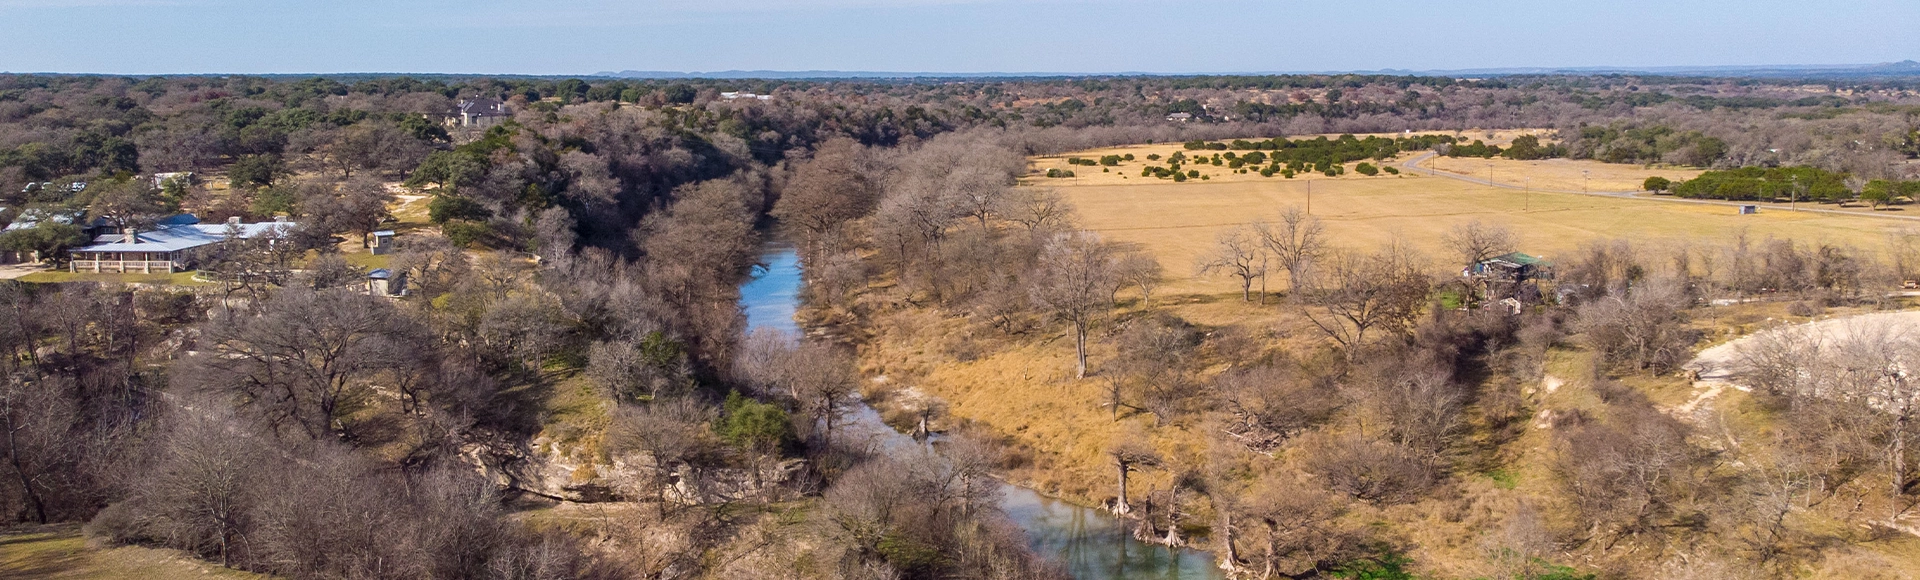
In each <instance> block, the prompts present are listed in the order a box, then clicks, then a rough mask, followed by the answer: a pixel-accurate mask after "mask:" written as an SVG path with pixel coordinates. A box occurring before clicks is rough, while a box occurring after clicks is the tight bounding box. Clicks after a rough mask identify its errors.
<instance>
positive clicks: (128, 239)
mask: <svg viewBox="0 0 1920 580" xmlns="http://www.w3.org/2000/svg"><path fill="white" fill-rule="evenodd" d="M120 236H121V237H120V243H123V244H138V243H140V236H139V235H138V234H136V233H135V232H134V231H133V228H127V231H126V233H123V234H120Z"/></svg>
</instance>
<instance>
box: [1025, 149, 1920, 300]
mask: <svg viewBox="0 0 1920 580" xmlns="http://www.w3.org/2000/svg"><path fill="white" fill-rule="evenodd" d="M1175 147H1177V146H1175ZM1102 154H1111V153H1102ZM1087 155H1090V154H1080V155H1079V156H1083V157H1084V156H1087ZM1136 158H1140V157H1139V155H1138V154H1136ZM1556 161H1560V162H1554V161H1530V162H1519V161H1505V160H1499V161H1494V163H1504V164H1506V166H1507V167H1509V168H1511V171H1512V172H1513V173H1515V174H1517V175H1520V176H1524V175H1527V174H1529V172H1532V171H1536V169H1534V168H1538V169H1537V171H1539V174H1540V175H1542V177H1541V178H1536V179H1535V180H1534V181H1535V183H1542V182H1548V183H1551V182H1552V180H1553V179H1564V178H1565V177H1564V176H1565V175H1566V172H1567V171H1568V169H1566V167H1568V163H1569V162H1564V160H1556ZM1468 162H1469V161H1464V160H1458V159H1447V160H1443V161H1441V168H1442V169H1446V168H1447V167H1448V166H1449V164H1457V163H1468ZM1471 163H1482V161H1481V160H1477V159H1476V160H1472V161H1471ZM1578 163H1583V164H1584V163H1593V162H1578ZM1140 164H1141V162H1140V161H1135V162H1131V163H1127V164H1123V165H1121V166H1120V167H1118V168H1115V171H1116V172H1127V171H1129V170H1130V171H1131V172H1132V174H1131V179H1129V180H1128V181H1127V182H1124V183H1123V182H1120V181H1119V180H1118V179H1113V178H1111V177H1110V176H1112V175H1113V174H1099V175H1100V177H1099V178H1095V179H1087V178H1080V177H1076V178H1069V179H1046V178H1030V179H1027V180H1024V182H1023V183H1024V184H1025V185H1026V186H1030V187H1052V188H1055V189H1057V190H1058V191H1059V192H1060V193H1061V194H1063V195H1064V196H1065V197H1066V199H1067V200H1068V201H1069V202H1071V203H1072V205H1073V206H1074V208H1075V211H1076V212H1077V214H1078V218H1079V224H1080V226H1081V227H1083V228H1086V229H1089V230H1092V231H1095V232H1098V233H1100V234H1101V235H1102V236H1103V237H1105V238H1106V239H1108V240H1110V241H1116V242H1125V243H1131V244H1138V245H1139V246H1141V247H1142V248H1145V249H1146V250H1147V251H1149V252H1151V253H1152V254H1153V255H1154V256H1155V257H1156V258H1158V259H1159V260H1160V262H1161V265H1162V266H1164V267H1165V268H1166V270H1167V274H1168V277H1169V278H1170V281H1169V283H1168V284H1167V286H1166V290H1165V291H1166V292H1168V293H1173V294H1192V293H1200V294H1212V293H1224V292H1231V291H1234V290H1235V282H1234V281H1232V280H1230V279H1227V278H1225V277H1200V276H1198V275H1196V274H1195V271H1194V270H1195V268H1194V265H1195V263H1196V262H1198V261H1199V260H1200V259H1201V257H1202V256H1204V255H1205V254H1207V253H1208V252H1210V251H1212V249H1213V247H1214V244H1215V239H1216V237H1217V236H1218V235H1219V234H1220V233H1221V232H1223V231H1226V230H1228V229H1231V228H1235V227H1239V226H1242V225H1245V224H1249V223H1252V222H1255V221H1259V220H1272V219H1274V218H1275V216H1277V215H1278V214H1279V212H1280V210H1281V209H1282V208H1285V207H1287V206H1293V205H1298V206H1303V207H1305V206H1307V205H1309V201H1308V197H1309V189H1311V197H1312V200H1311V206H1312V207H1311V210H1312V212H1313V214H1314V215H1316V216H1319V218H1320V219H1321V220H1322V221H1323V222H1324V223H1325V224H1326V227H1327V230H1328V232H1329V234H1330V235H1331V238H1332V240H1333V243H1334V244H1335V245H1337V246H1343V247H1349V248H1371V247H1375V246H1378V245H1381V244H1384V243H1388V242H1391V241H1395V240H1398V241H1402V242H1406V243H1410V244H1413V245H1414V246H1415V247H1417V248H1420V249H1422V250H1423V251H1424V252H1425V253H1426V254H1427V257H1428V258H1429V259H1430V260H1432V261H1433V262H1435V264H1436V273H1438V272H1441V271H1444V270H1448V269H1450V268H1441V267H1440V266H1439V264H1445V263H1448V260H1450V259H1451V257H1450V256H1449V255H1448V253H1447V250H1446V247H1445V245H1444V244H1443V243H1442V238H1443V237H1444V236H1445V235H1446V233H1447V231H1448V230H1449V229H1451V228H1453V227H1454V226H1456V225H1458V224H1461V223H1465V222H1468V221H1472V220H1479V221H1482V222H1487V223H1497V224H1503V225H1505V226H1507V227H1508V228H1510V229H1512V230H1513V231H1515V232H1516V233H1518V234H1519V235H1520V238H1521V250H1522V251H1525V252H1527V253H1531V254H1535V255H1540V256H1545V257H1547V258H1548V259H1552V258H1553V257H1555V256H1561V255H1567V254H1569V253H1571V252H1572V251H1574V250H1576V249H1578V248H1579V247H1580V246H1581V245H1582V244H1585V243H1588V242H1591V241H1594V240H1601V239H1613V238H1624V239H1628V240H1632V241H1634V242H1636V243H1638V244H1639V245H1640V247H1641V248H1643V249H1646V250H1647V251H1659V250H1660V249H1661V248H1667V247H1673V246H1672V245H1673V244H1680V243H1719V242H1725V241H1728V240H1731V239H1732V238H1733V237H1734V236H1736V235H1739V234H1740V233H1741V232H1742V231H1743V230H1744V231H1745V232H1746V233H1747V235H1749V236H1750V237H1752V238H1754V239H1764V238H1766V237H1769V236H1772V237H1791V238H1793V239H1796V240H1800V241H1802V242H1807V243H1817V242H1831V243H1840V244H1850V245H1853V246H1857V247H1872V246H1875V245H1879V244H1883V243H1885V241H1886V239H1887V236H1888V234H1889V233H1892V232H1895V231H1901V230H1905V229H1912V228H1916V227H1920V223H1912V222H1909V221H1906V220H1895V219H1883V218H1875V217H1869V216H1860V217H1854V216H1845V215H1833V214H1819V213H1807V212H1786V211H1768V210H1763V211H1761V212H1760V213H1759V214H1757V215H1744V216H1743V215H1739V214H1738V212H1737V211H1736V209H1735V208H1733V207H1731V206H1724V205H1708V204H1693V203H1680V202H1673V201H1664V200H1663V199H1664V198H1653V199H1645V198H1634V199H1626V198H1615V197H1604V196H1591V195H1581V194H1574V193H1545V192H1537V191H1536V192H1527V191H1523V190H1512V189H1505V188H1496V187H1489V186H1485V185H1480V184H1474V183H1468V182H1463V181H1459V180H1455V179H1449V178H1446V177H1432V176H1426V175H1415V174H1413V173H1411V172H1408V173H1403V174H1402V175H1398V176H1390V175H1386V174H1382V175H1380V176H1378V177H1362V176H1358V175H1355V174H1353V173H1352V172H1351V171H1349V173H1348V174H1347V175H1344V176H1341V177H1338V178H1327V177H1325V176H1322V175H1318V174H1315V175H1314V178H1313V179H1312V180H1311V183H1309V180H1308V179H1307V178H1306V177H1305V176H1301V177H1295V178H1293V179H1284V178H1281V177H1278V176H1275V177H1270V178H1266V177H1260V176H1259V175H1258V174H1253V175H1234V176H1232V177H1231V178H1222V179H1220V180H1217V181H1216V180H1208V181H1197V180H1188V181H1186V182H1182V183H1175V182H1172V181H1169V180H1164V179H1153V178H1142V177H1140V176H1139V169H1138V168H1139V167H1140ZM1593 164H1596V165H1604V164H1598V163H1593ZM1196 167H1197V166H1196ZM1077 170H1078V171H1080V175H1087V174H1088V173H1097V172H1098V168H1090V167H1086V166H1080V167H1078V168H1077ZM1206 171H1207V170H1205V169H1202V172H1203V173H1205V172H1206ZM1495 171H1496V180H1498V181H1500V182H1506V181H1507V180H1508V179H1509V178H1501V177H1498V172H1499V171H1500V167H1499V166H1496V169H1495ZM1573 175H1574V176H1575V178H1576V179H1577V176H1578V171H1577V170H1575V171H1574V172H1573ZM1606 175H1607V177H1606V179H1607V180H1608V181H1609V182H1610V183H1611V182H1616V181H1617V182H1635V183H1637V182H1638V181H1639V180H1642V179H1645V178H1646V177H1647V176H1650V175H1664V176H1669V177H1671V176H1674V175H1676V174H1675V173H1674V172H1673V171H1671V170H1661V169H1643V168H1639V166H1632V165H1610V166H1608V167H1607V173H1606ZM1555 176H1559V177H1555ZM1095 181H1097V182H1095ZM1598 181H1599V179H1596V182H1598ZM1080 182H1084V183H1080ZM1598 187H1599V186H1598V185H1596V189H1597V188H1598ZM1273 288H1274V289H1279V287H1278V286H1273Z"/></svg>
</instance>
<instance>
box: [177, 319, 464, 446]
mask: <svg viewBox="0 0 1920 580" xmlns="http://www.w3.org/2000/svg"><path fill="white" fill-rule="evenodd" d="M202 331H203V333H204V336H203V338H202V339H201V341H202V342H201V345H200V347H199V348H200V352H199V354H198V356H194V357H191V358H188V359H185V360H184V361H182V362H181V363H180V364H181V365H182V366H181V367H180V368H179V370H178V371H177V372H176V373H175V374H174V376H175V377H176V380H180V381H183V382H185V383H187V385H188V386H190V387H193V388H199V389H205V390H210V391H213V392H219V393H225V394H229V395H231V396H233V397H234V402H235V403H237V404H241V405H245V406H248V407H252V408H255V409H256V410H257V411H258V412H259V413H260V414H261V416H262V417H263V418H264V419H265V420H266V422H267V423H268V424H270V425H273V426H274V427H275V428H276V430H280V429H292V430H296V431H295V432H297V433H302V434H304V435H306V436H307V437H309V438H320V437H323V436H327V435H348V434H349V433H350V432H351V431H352V429H353V427H354V426H355V420H354V416H355V414H356V412H357V411H359V410H360V409H361V408H362V405H364V404H366V403H367V402H368V398H369V397H372V396H373V395H374V392H375V391H374V383H375V382H376V381H378V380H379V379H380V378H381V377H391V376H394V375H397V374H405V373H418V372H426V371H427V369H424V368H422V366H423V365H421V364H420V362H421V360H422V359H423V358H424V357H425V356H427V355H428V352H427V351H426V349H428V348H430V345H431V344H432V341H431V339H430V337H428V336H426V335H424V333H423V329H421V328H419V327H418V326H416V325H414V324H413V323H412V322H411V321H409V320H408V319H407V318H405V317H404V316H401V315H399V313H398V312H396V311H394V309H393V306H392V305H391V303H390V302H388V301H386V300H383V299H379V298H373V297H369V296H366V295H365V294H362V293H358V292H353V291H351V290H345V289H334V290H325V291H320V292H314V291H310V290H305V289H301V288H298V287H295V288H288V289H285V290H282V291H280V292H278V293H276V294H275V295H274V296H273V298H272V299H270V300H268V301H267V302H266V303H265V304H262V305H260V306H259V307H257V308H256V309H255V310H254V311H253V312H251V313H248V314H228V315H226V316H224V317H221V319H218V320H213V321H209V323H208V324H206V325H205V326H204V327H203V329H202Z"/></svg>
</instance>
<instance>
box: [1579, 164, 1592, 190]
mask: <svg viewBox="0 0 1920 580" xmlns="http://www.w3.org/2000/svg"><path fill="white" fill-rule="evenodd" d="M1592 183H1593V173H1592V172H1590V171H1588V170H1585V169H1582V170H1580V193H1591V191H1590V189H1591V187H1589V186H1590V185H1591V184H1592Z"/></svg>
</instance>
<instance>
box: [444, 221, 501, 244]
mask: <svg viewBox="0 0 1920 580" xmlns="http://www.w3.org/2000/svg"><path fill="white" fill-rule="evenodd" d="M440 235H443V236H446V237H447V241H448V242H451V243H452V244H453V245H454V247H457V248H465V247H468V246H471V245H473V244H474V243H477V242H485V241H487V240H489V239H491V238H492V237H493V228H491V227H488V226H487V224H486V223H484V222H470V221H462V220H451V221H448V222H446V223H442V224H440Z"/></svg>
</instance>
